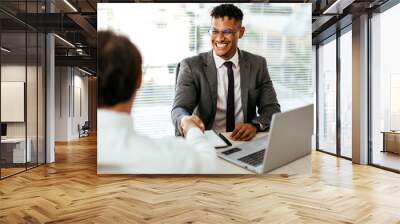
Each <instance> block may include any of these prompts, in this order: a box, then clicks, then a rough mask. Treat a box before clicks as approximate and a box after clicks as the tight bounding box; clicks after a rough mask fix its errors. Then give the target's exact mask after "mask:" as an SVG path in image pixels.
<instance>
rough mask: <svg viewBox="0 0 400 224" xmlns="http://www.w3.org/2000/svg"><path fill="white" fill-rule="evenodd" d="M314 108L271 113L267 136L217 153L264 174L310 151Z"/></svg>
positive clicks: (308, 107)
mask: <svg viewBox="0 0 400 224" xmlns="http://www.w3.org/2000/svg"><path fill="white" fill-rule="evenodd" d="M313 110H314V105H313V104H310V105H307V106H304V107H300V108H297V109H294V110H290V111H285V112H282V113H276V114H274V115H273V116H272V121H271V128H270V131H269V133H268V135H267V137H264V138H260V139H256V140H252V141H250V142H245V143H243V144H241V145H238V146H234V147H231V148H229V149H227V150H224V151H220V152H219V153H218V156H219V157H221V158H223V159H225V160H227V161H229V162H232V163H234V164H236V165H238V166H241V167H243V168H246V169H248V170H250V171H253V172H255V173H267V172H269V171H272V170H274V169H277V168H279V167H281V166H283V165H286V164H288V163H290V162H292V161H294V160H297V159H299V158H301V157H304V156H306V155H308V154H310V153H311V136H312V134H313V126H314V119H313Z"/></svg>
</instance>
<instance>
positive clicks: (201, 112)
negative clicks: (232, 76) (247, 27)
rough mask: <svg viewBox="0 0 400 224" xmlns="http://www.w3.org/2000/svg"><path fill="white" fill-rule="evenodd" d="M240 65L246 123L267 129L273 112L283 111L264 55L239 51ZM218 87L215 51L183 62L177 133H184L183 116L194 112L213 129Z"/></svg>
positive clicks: (177, 97) (175, 117)
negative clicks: (256, 124)
mask: <svg viewBox="0 0 400 224" xmlns="http://www.w3.org/2000/svg"><path fill="white" fill-rule="evenodd" d="M239 66H240V88H241V98H242V108H243V117H244V122H245V123H250V122H252V121H253V122H254V121H255V122H259V123H261V124H262V125H263V126H264V127H265V128H264V130H266V129H268V128H269V126H270V122H271V117H272V114H274V113H276V112H280V105H279V104H278V100H277V98H276V93H275V90H274V87H273V85H272V81H271V78H270V76H269V74H268V69H267V62H266V60H265V59H264V58H263V57H261V56H258V55H254V54H251V53H249V52H246V51H243V50H239ZM217 88H218V83H217V68H216V66H215V62H214V57H213V53H212V51H209V52H204V53H200V54H199V55H196V56H194V57H190V58H186V59H184V60H183V61H182V62H181V63H180V70H179V73H178V79H177V84H176V87H175V90H176V92H175V100H174V104H173V107H172V112H171V116H172V122H173V123H174V125H175V134H176V135H182V133H181V128H180V127H181V124H180V121H181V118H182V116H185V115H192V114H193V113H194V114H196V115H197V116H199V117H200V118H201V120H202V121H203V122H204V125H205V128H206V130H209V129H211V128H212V126H213V123H214V118H215V113H216V110H217ZM256 108H258V114H259V115H258V116H257V113H256Z"/></svg>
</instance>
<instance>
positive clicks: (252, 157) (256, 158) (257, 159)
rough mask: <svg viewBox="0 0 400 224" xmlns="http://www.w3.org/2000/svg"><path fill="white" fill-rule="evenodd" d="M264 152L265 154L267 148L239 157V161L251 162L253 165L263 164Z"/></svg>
mask: <svg viewBox="0 0 400 224" xmlns="http://www.w3.org/2000/svg"><path fill="white" fill-rule="evenodd" d="M264 154H265V149H262V150H260V151H258V152H255V153H252V154H249V155H247V156H244V157H242V158H239V161H241V162H244V163H247V164H250V165H252V166H259V165H261V164H262V162H263V160H264Z"/></svg>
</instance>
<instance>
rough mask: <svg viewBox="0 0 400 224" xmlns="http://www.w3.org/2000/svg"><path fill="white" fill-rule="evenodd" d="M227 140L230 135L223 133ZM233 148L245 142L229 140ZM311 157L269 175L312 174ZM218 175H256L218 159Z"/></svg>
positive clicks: (263, 135)
mask: <svg viewBox="0 0 400 224" xmlns="http://www.w3.org/2000/svg"><path fill="white" fill-rule="evenodd" d="M223 135H224V136H225V137H227V139H229V137H228V136H229V133H223ZM266 136H267V133H258V134H257V136H256V137H255V139H259V138H265V137H266ZM229 141H230V142H231V143H232V147H233V146H238V145H240V144H242V143H243V142H240V141H232V140H231V139H229ZM217 150H218V151H224V150H226V149H217ZM311 170H312V169H311V155H308V156H305V157H302V158H300V159H297V160H295V161H293V162H291V163H289V164H287V165H284V166H282V167H280V168H277V169H275V170H273V171H271V172H269V173H268V174H287V175H294V174H311ZM217 173H218V174H254V173H253V172H251V171H249V170H247V169H244V168H242V167H240V166H237V165H235V164H233V163H231V162H228V161H226V160H224V159H221V158H219V157H218V168H217Z"/></svg>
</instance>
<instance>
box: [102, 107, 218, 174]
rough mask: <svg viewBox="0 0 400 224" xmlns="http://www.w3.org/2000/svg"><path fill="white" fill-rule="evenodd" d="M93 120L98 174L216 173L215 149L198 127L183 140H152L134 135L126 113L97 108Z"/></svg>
mask: <svg viewBox="0 0 400 224" xmlns="http://www.w3.org/2000/svg"><path fill="white" fill-rule="evenodd" d="M97 121H98V129H97V168H98V169H97V172H98V173H99V174H106V173H114V174H116V173H120V174H175V173H176V174H182V173H187V174H189V173H192V174H195V173H215V172H216V161H217V156H216V152H215V149H214V148H213V147H212V146H211V145H210V144H209V143H208V142H207V141H206V139H205V137H204V135H203V133H202V132H201V130H200V129H198V128H191V129H190V130H189V131H188V133H187V136H186V138H185V139H183V138H177V137H168V138H163V139H152V138H149V137H146V136H141V135H138V134H137V133H135V131H134V130H133V121H132V117H131V116H130V115H129V114H126V113H118V112H112V111H110V110H105V109H99V110H98V111H97ZM113 171H115V172H113Z"/></svg>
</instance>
